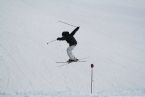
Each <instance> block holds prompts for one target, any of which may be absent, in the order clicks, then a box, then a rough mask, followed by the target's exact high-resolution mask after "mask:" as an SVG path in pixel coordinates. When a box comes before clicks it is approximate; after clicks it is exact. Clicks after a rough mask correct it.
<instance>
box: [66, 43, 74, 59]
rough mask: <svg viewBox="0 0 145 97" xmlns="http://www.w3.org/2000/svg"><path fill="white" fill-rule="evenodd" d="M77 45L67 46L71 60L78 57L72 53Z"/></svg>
mask: <svg viewBox="0 0 145 97" xmlns="http://www.w3.org/2000/svg"><path fill="white" fill-rule="evenodd" d="M75 46H76V45H72V46H69V47H68V48H67V55H68V56H69V59H71V60H75V59H76V57H75V56H74V55H73V53H72V50H73V49H74V48H75Z"/></svg>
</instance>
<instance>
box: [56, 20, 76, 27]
mask: <svg viewBox="0 0 145 97" xmlns="http://www.w3.org/2000/svg"><path fill="white" fill-rule="evenodd" d="M58 22H60V23H63V24H66V25H69V26H72V27H77V26H74V25H72V24H69V23H67V22H64V21H58Z"/></svg>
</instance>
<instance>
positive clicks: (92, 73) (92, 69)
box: [91, 64, 94, 94]
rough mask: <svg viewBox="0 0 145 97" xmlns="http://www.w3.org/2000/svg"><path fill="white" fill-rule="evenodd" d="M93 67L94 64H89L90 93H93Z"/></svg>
mask: <svg viewBox="0 0 145 97" xmlns="http://www.w3.org/2000/svg"><path fill="white" fill-rule="evenodd" d="M93 68H94V65H93V64H91V94H92V93H93Z"/></svg>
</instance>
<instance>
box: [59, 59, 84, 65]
mask: <svg viewBox="0 0 145 97" xmlns="http://www.w3.org/2000/svg"><path fill="white" fill-rule="evenodd" d="M75 62H86V61H81V60H78V61H72V62H67V61H65V62H56V63H68V64H70V63H75Z"/></svg>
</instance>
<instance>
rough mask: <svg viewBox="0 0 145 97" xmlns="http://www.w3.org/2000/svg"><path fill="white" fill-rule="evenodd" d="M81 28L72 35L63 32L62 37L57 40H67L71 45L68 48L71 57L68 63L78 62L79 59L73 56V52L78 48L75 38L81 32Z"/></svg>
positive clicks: (77, 28) (76, 29)
mask: <svg viewBox="0 0 145 97" xmlns="http://www.w3.org/2000/svg"><path fill="white" fill-rule="evenodd" d="M79 28H80V27H76V28H75V29H74V30H73V31H72V32H71V33H69V32H68V31H63V32H62V37H58V38H57V40H59V41H61V40H66V41H67V43H68V44H69V47H68V48H67V55H68V56H69V60H68V61H67V62H77V61H78V59H77V58H76V57H75V56H74V55H73V53H72V50H73V49H74V48H75V47H76V45H77V41H76V39H75V38H74V35H75V33H76V32H77V31H78V30H79Z"/></svg>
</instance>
